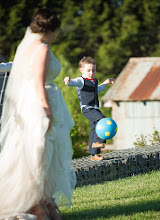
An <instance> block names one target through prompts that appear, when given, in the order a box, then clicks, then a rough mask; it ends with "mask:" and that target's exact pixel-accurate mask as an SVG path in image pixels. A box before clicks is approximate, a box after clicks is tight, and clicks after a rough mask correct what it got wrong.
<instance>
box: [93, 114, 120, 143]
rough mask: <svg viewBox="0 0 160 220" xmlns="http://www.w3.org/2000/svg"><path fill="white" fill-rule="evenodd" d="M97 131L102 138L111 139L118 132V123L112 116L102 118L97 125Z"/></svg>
mask: <svg viewBox="0 0 160 220" xmlns="http://www.w3.org/2000/svg"><path fill="white" fill-rule="evenodd" d="M96 133H97V135H98V136H99V137H100V138H101V139H104V140H107V139H111V138H113V137H114V136H115V134H116V133H117V124H116V122H115V121H114V120H113V119H111V118H102V119H101V120H99V122H98V123H97V125H96Z"/></svg>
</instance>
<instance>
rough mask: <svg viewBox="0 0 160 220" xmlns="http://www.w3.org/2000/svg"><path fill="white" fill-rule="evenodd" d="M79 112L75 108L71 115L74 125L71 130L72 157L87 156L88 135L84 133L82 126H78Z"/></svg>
mask: <svg viewBox="0 0 160 220" xmlns="http://www.w3.org/2000/svg"><path fill="white" fill-rule="evenodd" d="M80 114H81V113H79V112H78V110H76V111H75V112H74V115H73V120H74V122H75V126H74V127H73V129H72V131H71V138H72V145H73V158H79V157H83V156H87V155H88V153H87V145H88V135H86V133H84V131H83V129H82V127H80V126H78V119H79V116H80Z"/></svg>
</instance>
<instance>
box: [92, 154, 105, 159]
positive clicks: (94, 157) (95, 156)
mask: <svg viewBox="0 0 160 220" xmlns="http://www.w3.org/2000/svg"><path fill="white" fill-rule="evenodd" d="M103 159H104V158H103V157H100V156H99V155H98V154H95V155H94V156H91V160H103Z"/></svg>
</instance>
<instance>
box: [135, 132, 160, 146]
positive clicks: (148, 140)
mask: <svg viewBox="0 0 160 220" xmlns="http://www.w3.org/2000/svg"><path fill="white" fill-rule="evenodd" d="M158 143H160V133H159V132H158V131H157V130H154V133H153V134H152V135H150V134H149V135H148V136H145V135H143V134H141V135H140V137H138V138H137V139H136V142H134V145H135V146H136V147H143V146H146V145H147V144H148V145H154V144H158Z"/></svg>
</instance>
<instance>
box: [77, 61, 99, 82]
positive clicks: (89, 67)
mask: <svg viewBox="0 0 160 220" xmlns="http://www.w3.org/2000/svg"><path fill="white" fill-rule="evenodd" d="M80 72H81V73H82V74H83V76H84V77H85V78H88V79H93V78H94V76H95V74H96V65H94V64H84V65H83V67H81V68H80Z"/></svg>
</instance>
